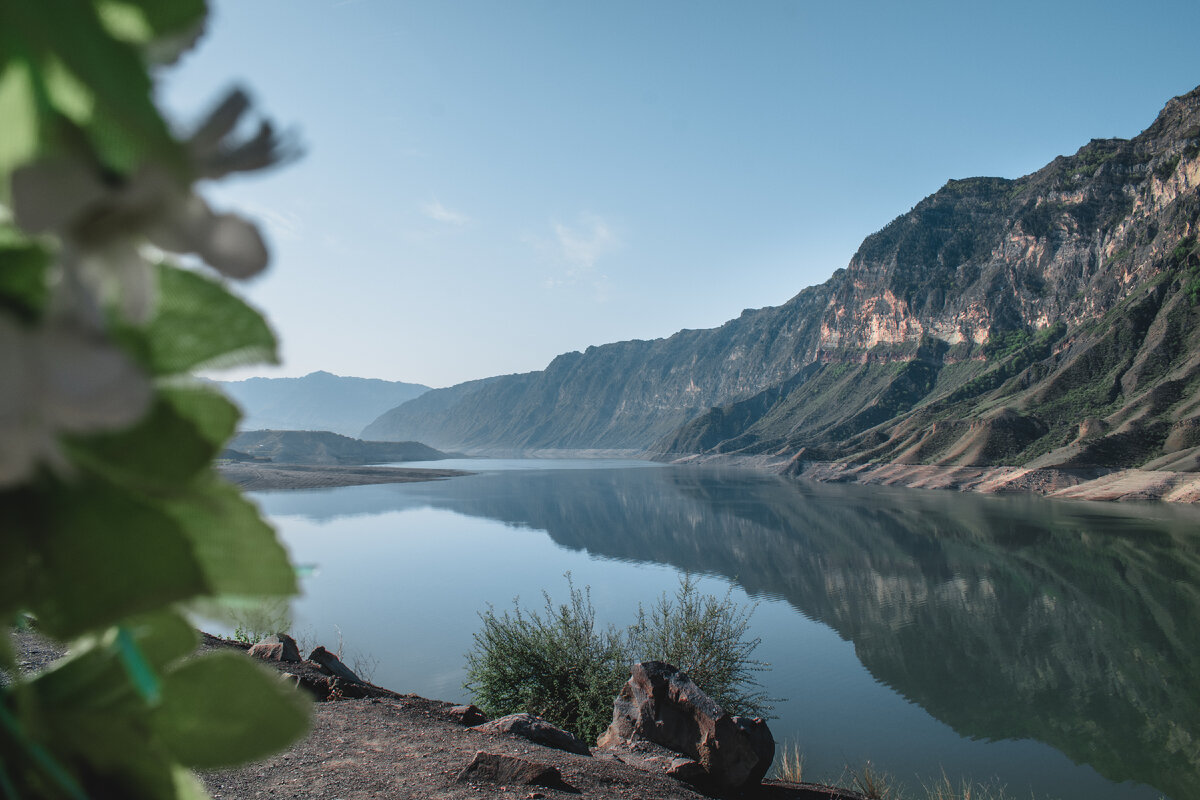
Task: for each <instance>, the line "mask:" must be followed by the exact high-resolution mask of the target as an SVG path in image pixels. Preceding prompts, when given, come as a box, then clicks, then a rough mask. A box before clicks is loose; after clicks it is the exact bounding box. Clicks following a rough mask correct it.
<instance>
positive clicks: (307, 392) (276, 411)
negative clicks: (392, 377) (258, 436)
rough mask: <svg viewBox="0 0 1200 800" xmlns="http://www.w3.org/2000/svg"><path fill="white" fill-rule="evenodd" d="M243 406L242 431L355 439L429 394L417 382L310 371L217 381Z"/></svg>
mask: <svg viewBox="0 0 1200 800" xmlns="http://www.w3.org/2000/svg"><path fill="white" fill-rule="evenodd" d="M219 383H220V384H221V387H222V388H223V389H224V390H225V391H226V392H227V393H228V394H229V396H230V397H231V398H232V399H233V400H234V402H236V403H237V404H238V405H239V406H241V408H242V413H243V414H244V415H245V417H244V418H243V419H242V422H241V425H240V426H239V427H240V428H241V429H242V430H244V431H245V430H259V429H268V428H269V429H275V430H309V431H333V432H335V433H340V434H343V435H346V436H358V434H359V433H360V432H361V431H362V429H363V427H364V426H365V425H366V424H367V423H369V422H371V421H372V420H373V419H375V418H376V417H378V416H379V415H380V414H382V413H384V412H385V411H387V410H388V409H390V408H394V407H396V406H397V405H400V404H401V403H405V402H407V401H409V400H412V399H413V398H414V397H417V396H419V395H422V394H424V393H425V392H427V391H429V387H428V386H422V385H421V384H419V383H400V382H398V381H383V380H378V379H375V378H343V377H341V376H339V375H331V374H330V373H328V372H313V373H310V374H308V375H305V376H304V377H303V378H249V379H247V380H244V381H219Z"/></svg>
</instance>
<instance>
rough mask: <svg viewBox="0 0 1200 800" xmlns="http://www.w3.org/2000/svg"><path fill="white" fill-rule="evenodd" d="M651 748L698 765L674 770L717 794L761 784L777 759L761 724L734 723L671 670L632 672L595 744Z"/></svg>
mask: <svg viewBox="0 0 1200 800" xmlns="http://www.w3.org/2000/svg"><path fill="white" fill-rule="evenodd" d="M638 740H644V741H649V742H653V743H655V744H657V745H661V746H662V747H666V748H667V749H669V750H672V751H674V752H676V753H681V754H682V755H684V756H686V757H687V758H689V759H691V760H692V761H694V762H696V764H697V765H698V766H699V770H697V769H696V768H694V767H691V766H689V765H686V764H684V763H682V762H681V763H679V764H677V765H675V767H674V768H675V771H676V772H677V773H678V777H679V778H680V779H681V780H687V782H689V783H692V784H695V785H696V786H700V787H705V788H707V789H712V790H716V791H727V790H737V789H742V788H744V787H747V786H752V785H756V784H758V783H760V782H761V781H762V778H763V776H764V775H766V772H767V770H768V769H769V768H770V766H771V761H772V759H774V757H775V740H774V738H773V737H772V736H771V731H770V729H769V728H767V725H766V723H765V722H763V721H762V720H761V719H747V718H742V717H732V716H730V715H729V714H727V713H726V712H725V710H724V709H722V708H721V707H720V706H719V705H717V704H716V703H714V702H713V701H712V699H711V698H709V697H708V695H706V694H705V693H704V692H702V691H701V690H700V689H699V687H697V686H696V684H694V683H692V682H691V680H689V679H688V677H687V675H685V674H684V673H682V672H680V671H679V670H678V669H676V668H675V667H673V666H671V665H670V664H666V663H663V662H661V661H647V662H643V663H641V664H636V665H634V667H633V671H632V674H631V675H630V678H629V680H628V681H627V682H626V683H625V685H624V686H623V687H621V693H620V694H619V695H618V696H617V699H616V702H615V703H614V704H613V721H612V724H611V725H610V726H609V728H608V730H607V731H605V732H604V734H603V735H602V736H601V737H600V741H599V742H598V743H597V744H598V746H599V747H600V748H606V749H620V748H621V747H629V746H630V745H631V744H634V743H636V742H637V741H638Z"/></svg>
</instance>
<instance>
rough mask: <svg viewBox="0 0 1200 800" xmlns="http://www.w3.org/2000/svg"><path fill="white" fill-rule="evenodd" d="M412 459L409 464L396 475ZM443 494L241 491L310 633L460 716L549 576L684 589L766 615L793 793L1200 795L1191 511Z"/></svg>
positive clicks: (653, 472) (792, 490) (700, 486)
mask: <svg viewBox="0 0 1200 800" xmlns="http://www.w3.org/2000/svg"><path fill="white" fill-rule="evenodd" d="M408 466H412V465H408ZM427 466H438V467H457V468H463V469H471V470H475V471H477V473H478V474H475V475H471V476H467V477H462V478H454V479H452V480H447V481H440V482H434V483H413V484H390V485H376V486H359V487H349V488H340V489H325V490H319V491H305V492H273V493H259V494H255V495H253V497H254V498H255V500H256V501H257V502H258V503H259V504H260V505H261V507H262V508H263V510H264V512H265V513H266V514H267V515H268V516H269V517H270V518H271V519H272V521H273V522H274V523H275V525H276V526H277V527H278V529H279V530H280V532H281V535H282V537H283V539H284V541H285V542H286V544H287V546H288V548H289V549H290V551H291V553H292V557H293V559H294V561H295V562H297V563H298V564H300V565H303V566H304V567H305V572H304V575H305V577H304V578H303V580H302V585H303V597H302V598H300V599H298V600H296V601H295V602H294V603H293V607H292V609H291V613H292V615H293V620H294V621H293V632H294V634H295V635H296V636H297V638H299V639H301V640H302V643H305V644H310V645H311V644H312V643H321V644H325V645H326V646H327V647H330V648H331V649H335V648H337V647H338V643H339V639H340V640H341V641H342V642H343V645H342V646H343V651H344V656H345V659H346V661H347V662H348V663H350V664H352V665H354V664H357V665H358V666H359V667H360V668H362V669H363V670H364V671H366V672H368V673H369V674H370V677H371V679H372V680H373V681H374V682H375V683H377V684H380V685H383V686H387V687H389V688H393V689H396V690H398V691H401V692H410V691H411V692H416V693H418V694H421V695H424V696H426V697H432V698H438V699H443V700H450V701H466V700H468V699H469V698H468V696H467V694H466V692H465V691H464V689H463V687H462V684H463V680H464V672H463V664H464V658H463V655H464V654H465V653H466V652H467V651H468V650H470V649H471V647H472V636H471V635H472V633H473V632H474V631H475V630H476V629H477V628H478V625H479V617H478V612H480V611H481V610H483V609H484V608H486V606H487V604H489V603H491V604H493V605H494V606H495V607H496V609H497V611H501V610H504V609H506V608H511V604H512V601H513V598H515V597H520V600H521V604H522V606H523V607H526V608H537V609H539V610H540V609H541V608H542V606H543V603H544V600H543V598H542V591H543V590H545V591H547V592H549V593H550V595H551V597H552V598H553V599H554V600H555V601H556V602H561V601H565V600H566V599H567V591H568V590H567V582H566V579H565V578H564V577H563V576H564V574H566V573H568V572H569V573H570V574H571V576H572V578H573V580H574V582H575V584H576V585H577V586H590V587H591V596H592V600H593V602H594V604H595V607H596V610H597V617H598V618H599V619H600V620H602V621H604V622H613V623H615V624H617V625H619V626H621V627H624V625H626V624H628V623H629V622H631V621H632V620H633V618H634V617H635V615H636V613H637V608H638V604H639V603H642V604H645V605H649V604H651V603H652V602H653V601H654V600H655V599H656V598H657V597H659V596H660V595H661V594H662V593H663V592H664V591H666V592H673V591H674V589H675V588H676V587H677V585H678V579H679V576H681V575H683V574H685V573H690V574H692V575H693V576H698V577H699V579H700V581H699V582H700V586H701V589H702V590H704V591H705V592H708V593H713V594H718V595H724V594H725V593H726V591H731V592H732V597H733V598H734V599H735V600H736V601H738V602H741V603H751V604H757V608H756V610H755V611H754V615H753V618H752V629H753V634H754V635H755V636H758V637H761V639H762V645H761V646H760V647H759V649H758V651H757V652H756V654H755V655H756V657H758V658H761V659H762V660H764V661H767V662H770V663H771V664H772V669H771V670H770V671H768V672H765V673H762V675H761V680H762V683H763V685H764V686H765V688H766V690H767V692H768V693H769V694H770V695H771V696H772V697H777V698H783V699H782V700H780V701H779V702H777V703H776V707H775V712H774V713H775V715H776V717H777V718H776V719H773V720H771V722H770V725H771V730H772V732H773V733H774V735H775V739H776V741H777V743H779V744H781V745H782V744H785V743H786V744H788V745H796V746H798V747H799V749H800V751H801V752H802V753H803V754H804V757H805V767H804V769H805V773H804V775H805V779H806V780H827V781H834V782H837V781H839V779H840V780H841V782H842V783H847V782H848V780H849V778H848V777H847V776H845V775H843V773H844V770H845V768H846V767H847V765H849V766H851V767H855V768H857V767H859V766H861V765H862V764H863V763H864V762H866V761H868V760H869V761H870V762H871V764H872V766H873V767H874V768H876V769H879V770H882V771H884V772H887V773H890V774H892V775H893V776H894V777H895V778H896V779H897V780H899V781H901V782H903V783H905V784H907V785H908V786H910V787H917V788H919V787H920V785H921V784H922V783H925V784H928V783H931V782H932V781H933V780H935V779H937V778H939V777H940V776H941V775H942V773H943V771H944V772H945V774H946V775H947V776H949V777H950V778H951V779H952V780H953V781H955V782H956V783H957V781H958V780H959V779H960V778H962V777H969V778H971V779H974V780H977V781H981V782H984V781H991V782H994V783H995V784H1000V785H1004V786H1006V787H1007V790H1008V792H1009V794H1010V795H1012V796H1013V797H1020V798H1026V797H1029V796H1030V792H1033V793H1034V794H1035V795H1036V797H1037V798H1039V799H1043V798H1054V797H1057V798H1062V800H1083V798H1088V799H1089V800H1098V799H1102V798H1122V799H1124V798H1135V799H1137V800H1141V799H1142V798H1146V799H1147V800H1155V798H1159V797H1167V798H1171V799H1172V800H1189V798H1196V797H1200V509H1195V508H1191V507H1177V506H1172V505H1167V504H1161V505H1154V504H1100V503H1079V502H1063V501H1048V500H1045V499H1042V498H1035V497H1024V496H1020V497H1015V496H1007V497H988V496H979V495H960V494H957V493H952V492H936V491H922V490H893V489H886V488H875V487H859V486H840V485H814V484H807V483H799V482H796V481H793V480H788V479H784V478H779V477H777V476H772V475H765V474H759V473H755V472H747V471H734V470H720V469H707V468H687V467H669V466H659V465H650V464H646V463H644V462H629V461H594V460H591V461H566V460H565V461H531V460H530V461H526V460H506V461H485V460H464V461H462V462H445V461H441V462H433V463H431V464H429V465H427Z"/></svg>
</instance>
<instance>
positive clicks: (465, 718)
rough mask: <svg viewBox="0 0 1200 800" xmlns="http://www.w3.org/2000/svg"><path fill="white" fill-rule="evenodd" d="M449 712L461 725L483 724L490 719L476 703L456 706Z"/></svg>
mask: <svg viewBox="0 0 1200 800" xmlns="http://www.w3.org/2000/svg"><path fill="white" fill-rule="evenodd" d="M448 713H449V714H450V716H452V717H454V719H455V721H456V722H458V724H460V725H467V726H471V725H482V724H483V723H485V722H487V721H488V718H487V715H486V714H484V713H483V712H482V711H480V710H479V708H478V707H477V706H476V705H475V704H474V703H471V704H470V705H466V706H455V707H454V708H452V709H450V711H449V712H448Z"/></svg>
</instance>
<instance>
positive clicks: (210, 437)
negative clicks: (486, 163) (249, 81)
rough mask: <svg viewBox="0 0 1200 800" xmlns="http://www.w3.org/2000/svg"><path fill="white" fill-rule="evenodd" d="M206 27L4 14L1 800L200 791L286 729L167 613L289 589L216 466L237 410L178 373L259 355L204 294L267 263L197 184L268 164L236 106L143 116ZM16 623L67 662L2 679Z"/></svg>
mask: <svg viewBox="0 0 1200 800" xmlns="http://www.w3.org/2000/svg"><path fill="white" fill-rule="evenodd" d="M206 15H207V8H206V7H205V3H204V2H203V0H4V2H2V3H0V525H2V527H0V531H2V537H3V538H2V540H0V542H2V544H0V546H2V548H3V550H2V552H0V614H2V615H3V619H4V621H5V628H4V630H3V632H2V633H0V669H2V670H3V671H4V672H5V673H6V674H7V676H8V679H7V681H0V683H5V685H4V686H2V687H0V798H28V797H67V798H82V797H123V798H142V797H154V798H167V797H180V798H183V797H186V798H192V797H203V796H205V792H204V789H203V787H202V786H201V785H200V783H199V781H198V780H197V779H196V778H195V776H194V775H193V773H192V771H191V770H192V769H194V768H207V767H216V766H222V765H229V764H235V763H239V762H242V761H245V760H248V759H252V758H254V757H258V756H261V755H264V754H266V753H268V752H270V751H272V750H276V749H278V748H280V747H282V746H284V745H285V744H287V743H288V742H289V741H291V740H292V739H294V738H295V737H297V736H299V735H300V734H302V733H303V732H304V730H305V728H306V725H307V716H308V710H307V707H306V704H305V702H304V701H303V700H302V699H301V697H300V696H299V695H298V694H297V693H296V692H294V691H289V690H287V689H285V688H284V687H283V685H282V684H281V683H280V682H279V681H278V680H276V679H274V678H273V677H271V676H270V675H268V674H266V673H265V672H261V671H260V670H259V669H258V667H257V666H256V665H254V664H252V663H251V662H250V661H249V660H248V659H246V658H244V657H242V656H239V655H235V654H232V653H215V654H210V655H205V656H199V657H193V654H194V652H195V649H196V644H197V642H196V633H195V631H194V629H193V627H192V626H191V625H190V624H189V623H188V621H187V618H186V617H185V616H184V611H185V610H189V609H192V610H194V609H195V608H196V607H197V604H199V603H204V604H205V608H206V610H207V611H208V612H209V613H213V612H214V611H220V609H222V608H224V609H229V608H231V607H233V606H235V605H236V603H237V598H245V597H250V596H255V597H260V598H261V597H271V596H275V597H279V596H287V595H290V594H292V593H294V591H295V589H296V581H295V575H294V572H293V570H292V568H291V566H290V564H289V563H288V560H287V556H286V554H285V552H284V550H283V548H282V547H281V546H280V545H279V543H278V541H277V540H276V538H275V534H274V532H273V531H272V530H271V528H270V527H269V526H268V525H267V524H266V523H264V522H263V521H262V519H261V518H260V517H259V515H258V512H257V510H256V509H255V507H254V506H252V505H251V504H250V503H249V502H247V501H246V500H245V499H243V498H242V497H241V496H240V495H239V493H238V492H237V491H236V490H235V489H233V488H232V487H231V486H229V485H227V484H225V483H223V482H222V481H221V480H220V479H219V478H218V477H217V475H216V473H215V471H214V469H213V459H214V457H215V456H216V454H217V453H218V452H219V450H220V448H221V447H222V445H223V443H224V442H225V441H226V440H227V439H228V438H229V437H230V436H231V435H232V433H233V431H234V427H235V423H236V421H237V418H238V412H237V410H236V409H235V408H234V406H233V405H232V404H230V402H229V401H228V400H226V399H225V398H224V397H223V396H222V395H220V394H219V393H218V392H216V391H214V390H213V389H212V388H211V387H210V386H208V385H206V384H204V383H202V382H201V381H199V380H197V379H196V378H194V377H193V376H192V374H191V373H192V372H193V371H195V370H198V369H201V368H210V367H215V366H224V365H231V364H245V363H252V362H257V361H264V360H265V361H273V360H274V359H275V341H274V337H273V335H272V333H271V331H270V329H269V328H268V326H267V324H266V323H265V322H264V320H263V319H262V318H261V317H260V316H259V315H258V313H257V312H255V311H254V310H252V309H251V308H250V307H248V306H247V305H246V304H244V303H243V302H242V301H240V300H239V299H237V298H236V297H235V296H234V295H233V294H231V293H230V292H229V291H228V289H227V288H226V286H225V280H226V279H228V278H233V279H240V278H245V277H249V276H251V275H254V274H256V273H258V272H259V271H261V270H262V269H264V268H265V267H266V264H267V251H266V248H265V247H264V245H263V241H262V239H261V237H260V236H259V233H258V231H257V230H256V229H255V227H254V226H253V225H252V224H251V223H249V222H248V221H246V220H244V219H242V218H240V217H238V216H236V215H233V214H224V213H217V212H215V211H214V210H213V209H211V208H210V207H209V206H208V204H207V203H206V202H205V200H204V199H203V198H201V197H200V196H199V195H198V194H196V193H195V192H194V191H193V188H194V185H195V184H196V183H197V182H198V181H202V180H211V179H219V178H221V177H223V176H225V175H228V174H230V173H233V172H239V171H247V170H256V169H261V168H264V167H267V166H270V165H272V164H275V163H278V162H279V161H281V160H285V159H286V158H287V157H288V156H289V155H290V152H289V148H288V146H287V143H286V141H283V140H281V139H280V137H278V136H277V135H276V133H275V131H274V130H273V129H272V128H271V126H270V125H269V124H268V123H266V122H259V123H257V125H254V124H250V125H247V123H253V120H251V119H250V118H249V116H248V115H249V112H250V104H249V102H248V100H247V98H246V96H245V95H244V94H243V93H242V92H240V91H236V90H235V91H233V92H231V93H230V94H229V95H228V96H227V97H225V98H224V100H223V101H221V102H220V103H219V104H218V105H217V106H216V108H215V109H214V110H213V111H212V112H211V113H210V114H209V115H208V116H207V117H206V118H204V119H203V121H201V122H200V123H199V124H198V125H197V126H196V127H195V129H194V130H193V131H192V132H191V133H190V134H188V135H183V134H180V133H178V132H177V131H174V130H172V129H171V128H170V127H169V126H168V125H167V123H166V121H165V120H164V119H163V116H162V114H161V113H160V112H159V110H158V108H157V106H156V105H155V102H154V99H153V80H154V76H155V74H156V72H157V71H158V70H159V69H162V68H163V67H165V66H167V65H169V64H170V63H172V62H173V61H174V60H176V59H177V58H178V57H179V56H180V55H181V54H182V53H183V52H184V51H185V50H186V49H188V48H189V47H191V45H192V44H193V43H194V42H195V41H196V39H197V38H198V37H199V35H200V33H201V31H202V30H203V25H204V22H205V17H206ZM246 131H248V133H245V132H246ZM164 253H180V254H189V255H191V256H192V257H193V260H194V263H195V267H194V268H183V267H180V266H177V265H173V264H171V263H168V262H166V261H165V260H164ZM200 262H203V265H202V264H201V263H200ZM30 620H32V623H33V624H35V625H36V626H37V628H38V629H39V631H40V632H41V633H43V634H45V635H47V636H49V637H52V638H54V639H56V640H59V641H61V642H64V643H66V645H67V647H68V649H69V655H68V656H67V657H66V658H65V659H64V660H62V661H61V662H59V663H57V664H56V665H54V666H53V667H51V668H50V669H48V670H46V671H45V672H43V673H41V674H37V675H32V676H21V675H19V674H18V669H17V663H16V656H15V653H14V649H13V647H12V643H11V641H10V636H9V634H8V630H9V629H10V627H11V626H12V625H21V624H29V621H30Z"/></svg>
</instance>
